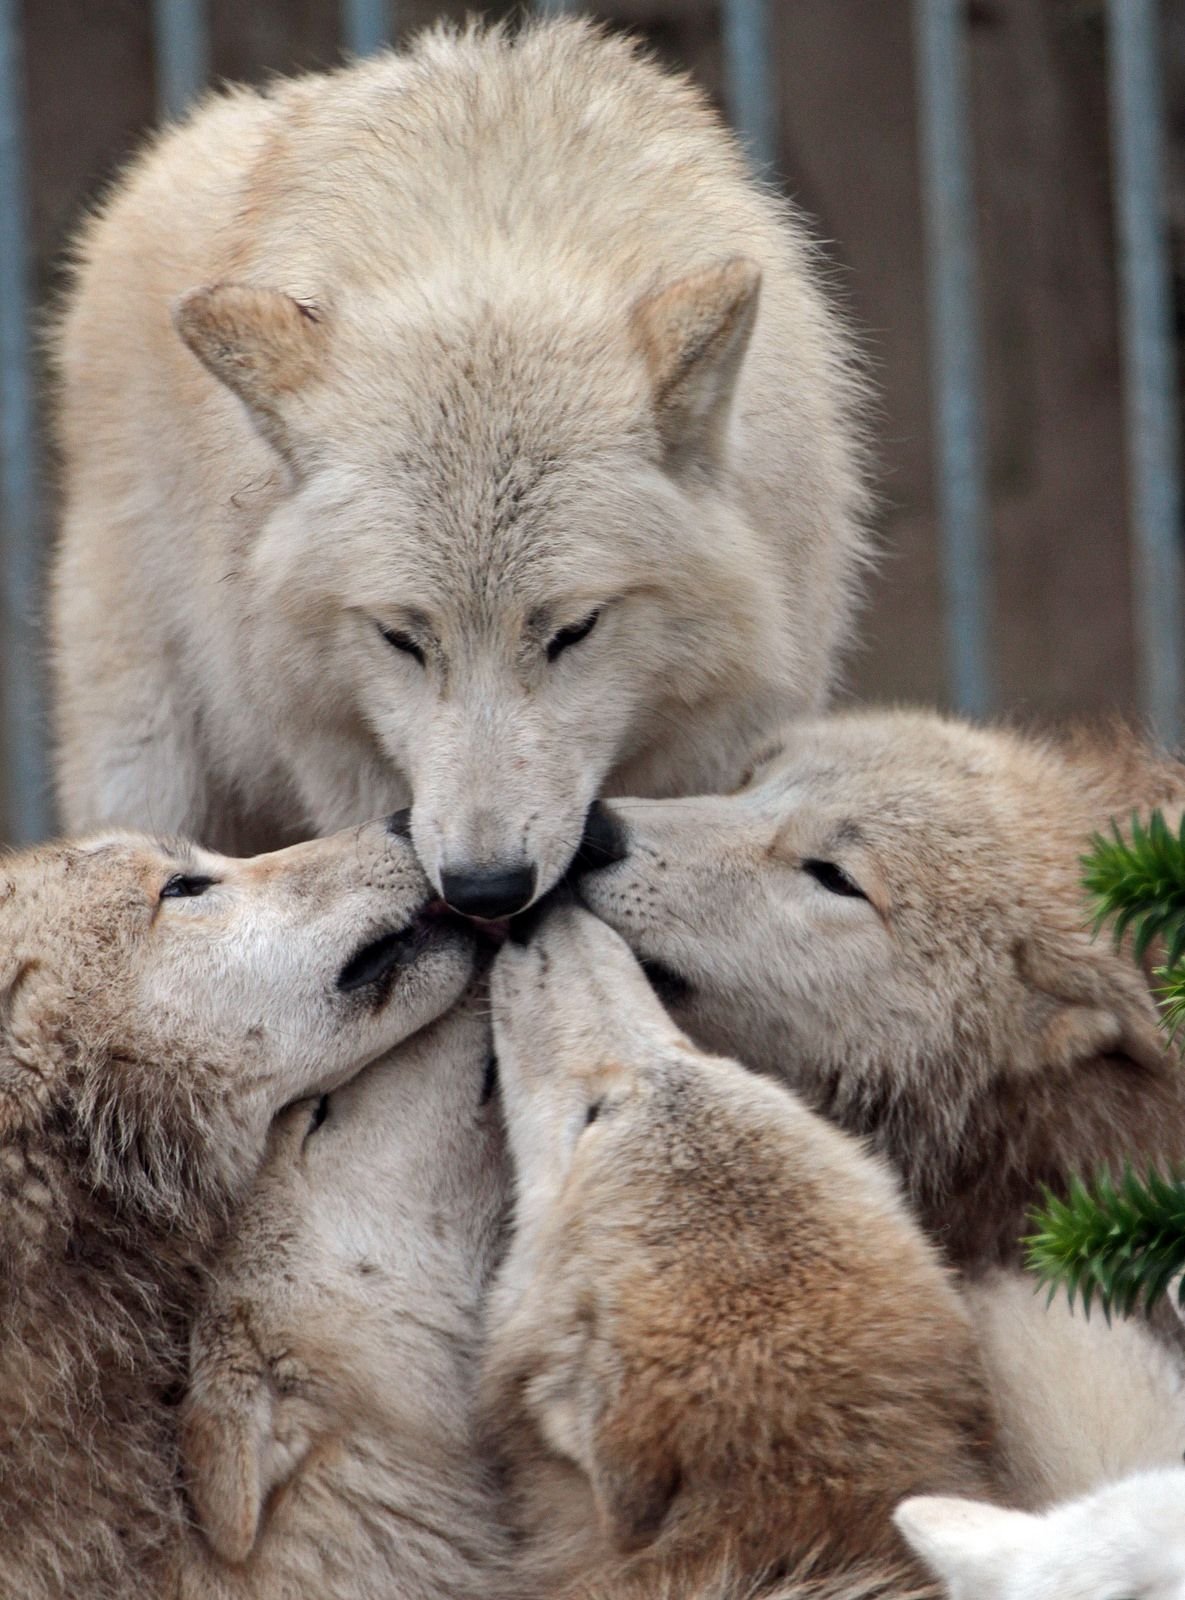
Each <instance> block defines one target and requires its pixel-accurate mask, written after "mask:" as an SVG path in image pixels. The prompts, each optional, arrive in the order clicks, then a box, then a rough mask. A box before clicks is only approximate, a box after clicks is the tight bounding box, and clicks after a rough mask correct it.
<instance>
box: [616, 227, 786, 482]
mask: <svg viewBox="0 0 1185 1600" xmlns="http://www.w3.org/2000/svg"><path fill="white" fill-rule="evenodd" d="M760 289H761V270H760V268H759V267H758V266H757V264H756V263H755V262H753V261H747V260H746V259H745V258H744V257H742V256H738V257H736V258H735V259H734V260H732V261H728V262H726V263H725V264H724V265H723V266H722V267H711V268H708V269H707V270H706V271H703V272H696V273H693V274H692V275H691V276H690V277H688V278H681V279H680V280H679V281H678V282H677V283H673V284H671V285H670V286H669V287H668V288H666V289H661V290H660V291H659V292H658V293H657V294H652V295H647V296H646V298H645V299H643V300H640V301H639V302H638V304H637V305H636V306H635V307H634V309H633V313H632V316H631V319H630V326H631V329H632V331H633V335H634V338H635V340H636V341H637V344H638V346H639V348H640V349H641V351H642V354H643V355H644V356H645V358H646V364H647V366H648V368H649V370H650V382H651V385H652V388H653V400H654V414H655V420H656V422H657V424H658V432H659V437H660V438H661V440H662V443H663V448H664V450H665V451H666V456H667V463H668V465H669V466H671V467H672V468H673V469H678V468H679V467H680V466H684V465H693V464H696V463H703V464H705V465H708V466H712V465H714V464H715V462H716V461H717V460H718V459H719V457H720V454H721V451H722V448H723V444H724V430H725V425H726V423H727V421H728V414H729V410H730V407H731V405H732V397H733V393H734V391H735V389H736V382H737V378H738V376H739V374H740V370H741V363H742V362H743V361H744V358H745V351H746V350H747V349H748V345H749V336H750V334H751V333H752V331H753V323H754V320H755V318H756V316H757V300H758V295H759V292H760Z"/></svg>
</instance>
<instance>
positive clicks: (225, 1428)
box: [181, 1313, 307, 1566]
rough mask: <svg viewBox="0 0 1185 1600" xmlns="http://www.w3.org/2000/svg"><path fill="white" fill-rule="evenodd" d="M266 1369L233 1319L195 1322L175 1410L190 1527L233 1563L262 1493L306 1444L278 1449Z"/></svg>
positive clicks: (246, 1548)
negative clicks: (185, 1381)
mask: <svg viewBox="0 0 1185 1600" xmlns="http://www.w3.org/2000/svg"><path fill="white" fill-rule="evenodd" d="M275 1412H276V1395H275V1391H274V1389H273V1386H272V1382H271V1377H270V1373H269V1372H268V1370H267V1367H266V1364H265V1362H264V1359H263V1357H262V1355H261V1354H260V1352H259V1350H258V1347H257V1346H256V1344H255V1342H254V1340H253V1339H252V1338H251V1337H250V1334H249V1332H248V1330H247V1328H246V1327H245V1326H244V1324H243V1322H242V1319H241V1317H239V1316H238V1315H236V1314H234V1313H231V1314H230V1315H228V1316H216V1317H210V1318H207V1319H205V1321H204V1322H201V1323H199V1325H198V1328H197V1329H196V1331H195V1334H194V1340H193V1348H192V1350H191V1354H190V1387H189V1391H188V1393H187V1394H186V1397H185V1401H184V1404H183V1406H182V1410H181V1459H182V1467H183V1471H184V1476H185V1483H186V1488H187V1490H188V1492H189V1498H190V1502H191V1504H192V1506H193V1510H194V1514H195V1516H196V1518H197V1522H198V1526H199V1527H200V1528H201V1531H202V1532H203V1534H204V1535H205V1537H206V1539H207V1541H208V1542H209V1544H210V1546H211V1548H212V1549H213V1551H214V1553H215V1554H216V1555H217V1556H219V1557H220V1558H221V1559H222V1560H223V1561H226V1562H228V1563H229V1564H230V1565H232V1566H237V1565H239V1564H241V1563H242V1562H244V1561H246V1559H247V1557H248V1556H249V1555H250V1554H251V1552H252V1550H253V1549H254V1548H255V1542H256V1540H257V1538H258V1537H259V1524H260V1519H261V1518H262V1515H263V1508H264V1504H265V1502H266V1500H267V1497H268V1495H269V1494H270V1493H271V1492H272V1490H273V1489H275V1488H277V1487H278V1486H279V1485H280V1484H281V1483H283V1482H286V1481H287V1479H288V1478H289V1477H291V1475H292V1473H293V1472H294V1471H295V1469H296V1467H297V1465H298V1464H299V1462H300V1460H301V1459H302V1458H303V1455H304V1453H305V1451H306V1450H307V1443H305V1445H304V1448H298V1449H296V1450H293V1449H292V1448H291V1441H290V1442H289V1448H287V1449H285V1450H284V1451H280V1450H279V1449H278V1448H277V1440H276V1429H275V1423H276V1416H275Z"/></svg>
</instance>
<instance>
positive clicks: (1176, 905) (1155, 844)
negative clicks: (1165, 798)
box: [1082, 811, 1185, 969]
mask: <svg viewBox="0 0 1185 1600" xmlns="http://www.w3.org/2000/svg"><path fill="white" fill-rule="evenodd" d="M1111 831H1112V837H1111V838H1107V837H1106V835H1105V834H1101V833H1097V834H1095V836H1094V838H1093V839H1092V840H1091V851H1090V854H1089V855H1087V856H1084V857H1083V858H1082V867H1083V883H1084V885H1085V887H1086V889H1087V892H1088V893H1089V894H1091V895H1092V896H1093V897H1094V900H1095V907H1096V910H1095V930H1096V932H1097V931H1098V929H1099V928H1101V927H1102V926H1103V925H1104V924H1105V923H1107V922H1110V923H1111V924H1112V931H1113V933H1114V935H1115V940H1116V942H1117V943H1118V942H1119V940H1121V939H1122V938H1123V936H1124V934H1125V933H1126V932H1127V931H1128V929H1129V928H1130V929H1131V933H1132V954H1133V955H1134V957H1135V959H1136V960H1137V961H1142V960H1143V958H1144V954H1145V952H1146V951H1147V949H1148V946H1149V945H1150V944H1151V943H1152V941H1153V939H1156V938H1158V937H1159V938H1163V939H1164V941H1165V944H1166V951H1165V966H1166V968H1170V969H1171V968H1173V967H1175V966H1177V965H1178V963H1179V962H1180V960H1181V957H1182V956H1183V955H1185V815H1183V816H1182V818H1181V827H1180V830H1179V831H1178V832H1177V833H1174V832H1173V830H1172V829H1171V828H1170V827H1169V825H1168V823H1167V822H1166V821H1165V820H1164V814H1163V812H1160V811H1154V812H1153V813H1152V816H1151V818H1150V820H1149V822H1148V824H1147V826H1145V825H1144V824H1143V823H1142V822H1141V821H1140V819H1139V817H1138V816H1134V815H1133V817H1132V822H1131V838H1130V840H1129V839H1125V838H1124V837H1123V835H1122V834H1121V833H1120V831H1119V827H1118V825H1117V824H1116V823H1115V822H1112V824H1111Z"/></svg>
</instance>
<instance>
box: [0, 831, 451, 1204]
mask: <svg viewBox="0 0 1185 1600" xmlns="http://www.w3.org/2000/svg"><path fill="white" fill-rule="evenodd" d="M2 888H3V899H2V900H0V929H2V931H3V944H4V964H3V968H2V969H0V993H2V995H3V1007H2V1012H0V1074H2V1076H0V1083H3V1087H4V1094H3V1097H2V1098H0V1137H3V1138H5V1139H7V1140H10V1141H20V1140H22V1139H26V1140H33V1141H35V1142H36V1141H38V1140H50V1139H52V1138H61V1139H65V1140H66V1141H67V1142H68V1143H69V1146H70V1151H71V1154H70V1164H71V1167H72V1168H73V1169H74V1170H75V1171H76V1174H80V1175H84V1176H85V1180H86V1182H87V1183H89V1184H90V1185H91V1186H92V1188H94V1189H95V1190H96V1191H98V1192H102V1193H106V1194H113V1195H115V1196H116V1197H118V1199H119V1202H120V1203H121V1204H123V1205H128V1206H132V1207H136V1208H141V1207H142V1208H143V1209H144V1210H145V1211H146V1212H147V1213H148V1214H149V1215H150V1216H151V1219H152V1223H153V1225H154V1226H155V1225H157V1224H160V1225H167V1221H168V1218H169V1217H170V1216H178V1217H180V1216H184V1215H185V1211H186V1201H187V1198H188V1199H189V1201H190V1202H192V1201H193V1200H194V1198H195V1197H196V1196H197V1195H199V1194H207V1195H210V1196H223V1197H225V1196H227V1195H228V1194H229V1193H233V1191H234V1189H235V1187H236V1185H237V1184H239V1183H241V1182H242V1181H243V1180H244V1179H245V1178H248V1177H249V1176H250V1174H251V1171H252V1170H253V1166H254V1162H255V1160H257V1159H258V1155H259V1152H260V1151H261V1149H262V1145H263V1141H264V1139H265V1137H266V1134H267V1128H268V1125H269V1124H270V1122H271V1119H272V1117H273V1116H274V1115H275V1113H276V1112H277V1111H278V1110H279V1109H280V1108H281V1107H282V1106H283V1105H284V1104H286V1102H288V1101H289V1100H291V1099H293V1098H294V1097H297V1096H303V1095H307V1094H309V1093H312V1092H315V1091H321V1090H325V1089H331V1088H333V1087H334V1086H336V1085H337V1084H340V1083H342V1082H344V1081H345V1080H346V1079H347V1078H349V1077H351V1076H352V1075H353V1074H354V1073H356V1072H357V1071H359V1070H360V1068H362V1067H363V1066H365V1065H366V1063H367V1062H369V1061H371V1060H373V1059H374V1058H375V1057H376V1056H379V1055H381V1054H382V1053H383V1052H384V1051H385V1050H388V1049H390V1048H391V1047H392V1046H393V1045H394V1044H396V1043H398V1042H399V1041H400V1040H401V1039H403V1038H404V1037H406V1036H407V1035H408V1034H410V1033H412V1032H414V1031H415V1030H416V1029H417V1028H420V1027H422V1026H423V1025H424V1024H425V1023H428V1022H430V1021H432V1020H433V1019H434V1018H435V1017H437V1016H439V1015H440V1013H441V1012H443V1011H444V1010H446V1009H447V1007H448V1006H450V1005H451V1004H452V1003H453V1001H454V1000H455V999H456V998H457V996H458V995H459V994H460V993H461V992H462V991H463V989H464V987H465V985H466V983H467V982H468V980H469V977H470V974H471V972H472V969H473V964H474V950H473V941H472V937H471V935H470V934H469V933H468V932H466V931H465V930H464V929H463V928H461V927H459V926H458V925H457V923H456V921H455V920H454V919H452V918H451V917H449V916H447V915H437V914H436V910H435V907H436V906H437V905H438V904H439V902H436V901H433V900H432V899H431V895H432V891H431V888H430V886H429V884H428V882H427V879H426V878H425V877H424V875H423V872H422V871H421V869H420V867H419V865H418V863H417V861H416V859H415V856H414V853H413V851H412V848H411V846H410V845H409V844H408V842H407V841H406V840H405V839H402V838H400V837H397V836H395V835H393V834H392V833H391V832H390V831H389V830H388V828H387V827H386V825H385V824H384V823H381V822H380V823H374V824H370V825H368V826H365V827H362V828H356V829H352V830H350V831H349V832H347V833H345V834H341V835H338V836H336V837H334V838H330V839H325V840H320V841H317V842H315V843H312V844H305V845H299V846H297V847H295V848H293V849H290V850H284V851H280V852H277V853H276V854H274V855H266V856H259V857H256V858H254V859H253V860H246V861H240V860H230V859H227V858H226V857H222V856H217V855H214V854H212V853H211V852H209V851H206V850H201V849H198V848H197V847H195V846H193V845H190V844H187V843H185V842H183V841H180V840H167V841H158V840H153V839H149V838H144V837H140V836H136V835H133V834H124V833H119V834H113V835H109V836H105V837H101V838H94V839H91V840H86V841H83V842H81V843H74V844H54V845H47V846H43V847H40V848H38V849H35V850H32V851H29V852H27V853H26V854H24V855H19V856H16V857H13V858H11V859H10V860H9V861H7V862H6V863H4V867H3V874H2ZM441 910H442V911H443V908H441Z"/></svg>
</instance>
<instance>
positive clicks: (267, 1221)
mask: <svg viewBox="0 0 1185 1600" xmlns="http://www.w3.org/2000/svg"><path fill="white" fill-rule="evenodd" d="M489 1057H490V1037H489V1022H488V1018H487V1016H486V1015H485V1006H484V1003H483V1004H482V1006H481V1007H480V1009H479V1008H478V1005H477V1003H476V1001H473V1002H470V1003H469V1004H468V1005H466V1006H463V1007H460V1008H457V1009H454V1010H453V1011H452V1012H450V1013H449V1015H448V1016H447V1017H446V1018H444V1019H443V1020H442V1021H440V1022H438V1023H436V1024H434V1025H433V1026H432V1027H431V1028H429V1029H426V1030H424V1031H423V1032H421V1033H419V1034H417V1035H416V1037H415V1038H414V1039H411V1040H409V1041H408V1042H407V1043H406V1044H404V1045H401V1046H400V1048H399V1049H398V1050H396V1051H394V1052H393V1053H392V1054H391V1055H389V1056H385V1057H384V1058H383V1059H382V1060H381V1061H379V1062H377V1063H376V1064H375V1065H373V1066H371V1067H368V1068H366V1070H365V1071H364V1072H362V1073H360V1074H359V1076H358V1077H356V1078H354V1079H352V1080H351V1081H350V1082H349V1083H348V1084H346V1085H345V1086H344V1087H343V1088H341V1089H338V1090H336V1091H335V1092H334V1093H333V1094H332V1095H327V1096H323V1097H322V1098H321V1099H320V1100H306V1101H301V1102H299V1103H298V1104H296V1105H294V1106H293V1107H292V1108H291V1109H290V1110H288V1111H286V1112H284V1113H282V1114H281V1116H280V1117H279V1118H278V1119H277V1122H276V1124H275V1126H274V1128H273V1131H272V1135H271V1139H270V1143H269V1149H268V1154H267V1159H266V1161H265V1163H264V1166H263V1169H262V1171H261V1172H260V1175H259V1177H258V1179H257V1181H256V1185H255V1188H254V1190H253V1192H252V1194H251V1197H250V1199H249V1201H248V1203H247V1204H246V1206H245V1207H244V1208H243V1210H242V1211H241V1213H240V1214H239V1216H238V1217H237V1218H236V1220H235V1224H234V1229H233V1233H232V1237H231V1239H230V1242H229V1243H228V1245H227V1247H226V1248H225V1249H224V1250H223V1251H222V1252H220V1254H219V1257H218V1259H217V1261H216V1263H215V1264H214V1266H213V1267H212V1269H211V1272H210V1278H211V1288H210V1290H209V1292H208V1294H207V1295H206V1297H205V1299H204V1301H203V1304H202V1306H201V1309H200V1312H199V1315H198V1318H197V1322H196V1326H195V1329H194V1332H193V1336H192V1341H191V1361H190V1375H189V1387H188V1391H187V1394H186V1397H185V1400H184V1402H183V1403H182V1407H181V1412H180V1416H181V1438H182V1468H183V1478H184V1482H185V1485H186V1488H187V1490H188V1493H189V1497H190V1500H191V1501H192V1503H193V1505H194V1507H195V1509H196V1513H197V1520H198V1524H199V1527H200V1529H201V1530H202V1533H203V1535H204V1537H205V1541H206V1542H205V1543H204V1544H198V1543H196V1542H194V1543H192V1544H191V1545H190V1547H189V1548H188V1549H187V1552H186V1556H185V1559H184V1562H183V1564H182V1565H183V1572H184V1583H183V1586H182V1590H181V1593H182V1595H183V1596H185V1597H189V1596H192V1597H193V1600H281V1597H284V1600H287V1597H290V1596H295V1595H314V1594H315V1595H317V1596H319V1597H320V1600H389V1597H391V1596H393V1595H398V1596H399V1600H484V1597H485V1596H487V1595H488V1594H489V1593H490V1592H491V1584H492V1583H493V1581H494V1576H493V1575H494V1574H495V1572H496V1571H497V1570H498V1567H499V1563H500V1561H501V1559H502V1556H503V1554H504V1552H503V1550H502V1547H501V1543H500V1540H499V1537H498V1528H499V1523H498V1508H497V1502H496V1500H495V1497H494V1494H493V1492H492V1488H491V1486H490V1484H489V1483H487V1481H486V1478H485V1476H484V1474H483V1470H482V1467H481V1464H480V1461H479V1458H478V1453H477V1450H476V1446H475V1441H474V1438H473V1431H472V1410H473V1388H474V1384H475V1380H476V1374H477V1362H478V1353H479V1337H480V1327H481V1307H482V1303H483V1297H484V1293H485V1290H486V1287H487V1279H488V1276H489V1273H490V1271H491V1269H492V1267H493V1264H494V1260H495V1256H496V1252H497V1249H498V1246H499V1242H500V1239H501V1225H502V1221H503V1211H504V1201H505V1196H506V1194H507V1189H508V1183H507V1180H508V1174H507V1172H506V1171H505V1167H504V1159H503V1141H502V1134H501V1125H500V1120H499V1113H498V1108H497V1105H496V1102H495V1101H493V1100H492V1099H491V1098H490V1096H489V1095H488V1093H485V1092H484V1084H485V1078H486V1071H487V1064H488V1062H489Z"/></svg>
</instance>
